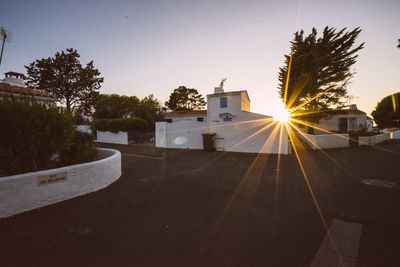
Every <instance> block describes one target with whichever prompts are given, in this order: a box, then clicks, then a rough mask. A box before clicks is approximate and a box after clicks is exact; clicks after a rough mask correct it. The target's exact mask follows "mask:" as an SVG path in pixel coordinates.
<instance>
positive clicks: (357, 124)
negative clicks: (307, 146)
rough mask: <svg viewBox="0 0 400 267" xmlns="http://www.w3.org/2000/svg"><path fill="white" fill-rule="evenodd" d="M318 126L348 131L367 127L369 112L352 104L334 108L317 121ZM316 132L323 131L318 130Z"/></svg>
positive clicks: (341, 131) (337, 130) (331, 129)
mask: <svg viewBox="0 0 400 267" xmlns="http://www.w3.org/2000/svg"><path fill="white" fill-rule="evenodd" d="M316 126H317V127H318V128H322V129H324V130H326V131H330V132H338V133H348V132H351V131H354V132H355V131H359V130H363V129H367V114H366V113H365V112H364V111H361V110H359V109H357V105H355V104H352V105H350V106H349V109H342V110H333V111H331V112H329V113H328V115H327V116H326V117H324V118H322V119H320V120H319V121H318V122H317V125H316ZM315 133H316V134H318V133H322V131H319V130H316V131H315Z"/></svg>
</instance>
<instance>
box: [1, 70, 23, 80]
mask: <svg viewBox="0 0 400 267" xmlns="http://www.w3.org/2000/svg"><path fill="white" fill-rule="evenodd" d="M4 75H5V76H6V77H10V76H11V77H16V78H20V79H25V78H26V77H25V75H24V74H22V73H19V72H15V71H8V72H5V73H4Z"/></svg>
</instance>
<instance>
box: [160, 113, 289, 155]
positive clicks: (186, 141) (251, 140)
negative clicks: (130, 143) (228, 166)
mask: <svg viewBox="0 0 400 267" xmlns="http://www.w3.org/2000/svg"><path fill="white" fill-rule="evenodd" d="M271 123H273V119H272V118H271V117H268V116H264V115H260V114H256V113H249V112H242V113H241V114H239V115H238V116H237V117H235V118H234V119H233V121H232V122H219V123H211V124H210V123H208V122H190V121H179V122H173V123H165V122H157V123H156V146H157V147H167V148H185V149H186V148H189V149H203V136H202V133H204V132H215V133H216V138H219V139H218V140H217V146H218V147H221V146H222V147H223V148H224V150H225V151H234V152H248V153H269V154H278V153H281V154H288V136H287V132H286V130H285V129H284V128H283V127H282V128H281V127H279V126H278V124H276V123H275V124H273V125H272V124H271ZM163 140H165V142H164V141H163Z"/></svg>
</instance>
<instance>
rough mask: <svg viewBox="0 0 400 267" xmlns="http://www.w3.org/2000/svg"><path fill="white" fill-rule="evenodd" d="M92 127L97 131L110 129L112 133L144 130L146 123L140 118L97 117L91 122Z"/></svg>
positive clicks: (146, 128)
mask: <svg viewBox="0 0 400 267" xmlns="http://www.w3.org/2000/svg"><path fill="white" fill-rule="evenodd" d="M93 127H94V128H95V129H96V130H98V131H110V132H113V133H117V132H119V131H121V132H128V131H133V130H135V131H146V130H148V123H147V121H145V120H144V119H140V118H127V119H98V120H95V121H94V122H93Z"/></svg>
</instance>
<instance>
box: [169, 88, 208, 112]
mask: <svg viewBox="0 0 400 267" xmlns="http://www.w3.org/2000/svg"><path fill="white" fill-rule="evenodd" d="M205 105H206V102H205V101H204V98H203V96H202V95H201V94H199V92H198V91H197V90H196V89H194V88H186V87H185V86H179V87H178V88H176V89H175V90H174V92H173V93H171V95H170V96H169V100H168V101H167V102H165V106H166V107H168V108H169V109H171V110H176V111H183V110H198V109H202V108H204V106H205Z"/></svg>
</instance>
